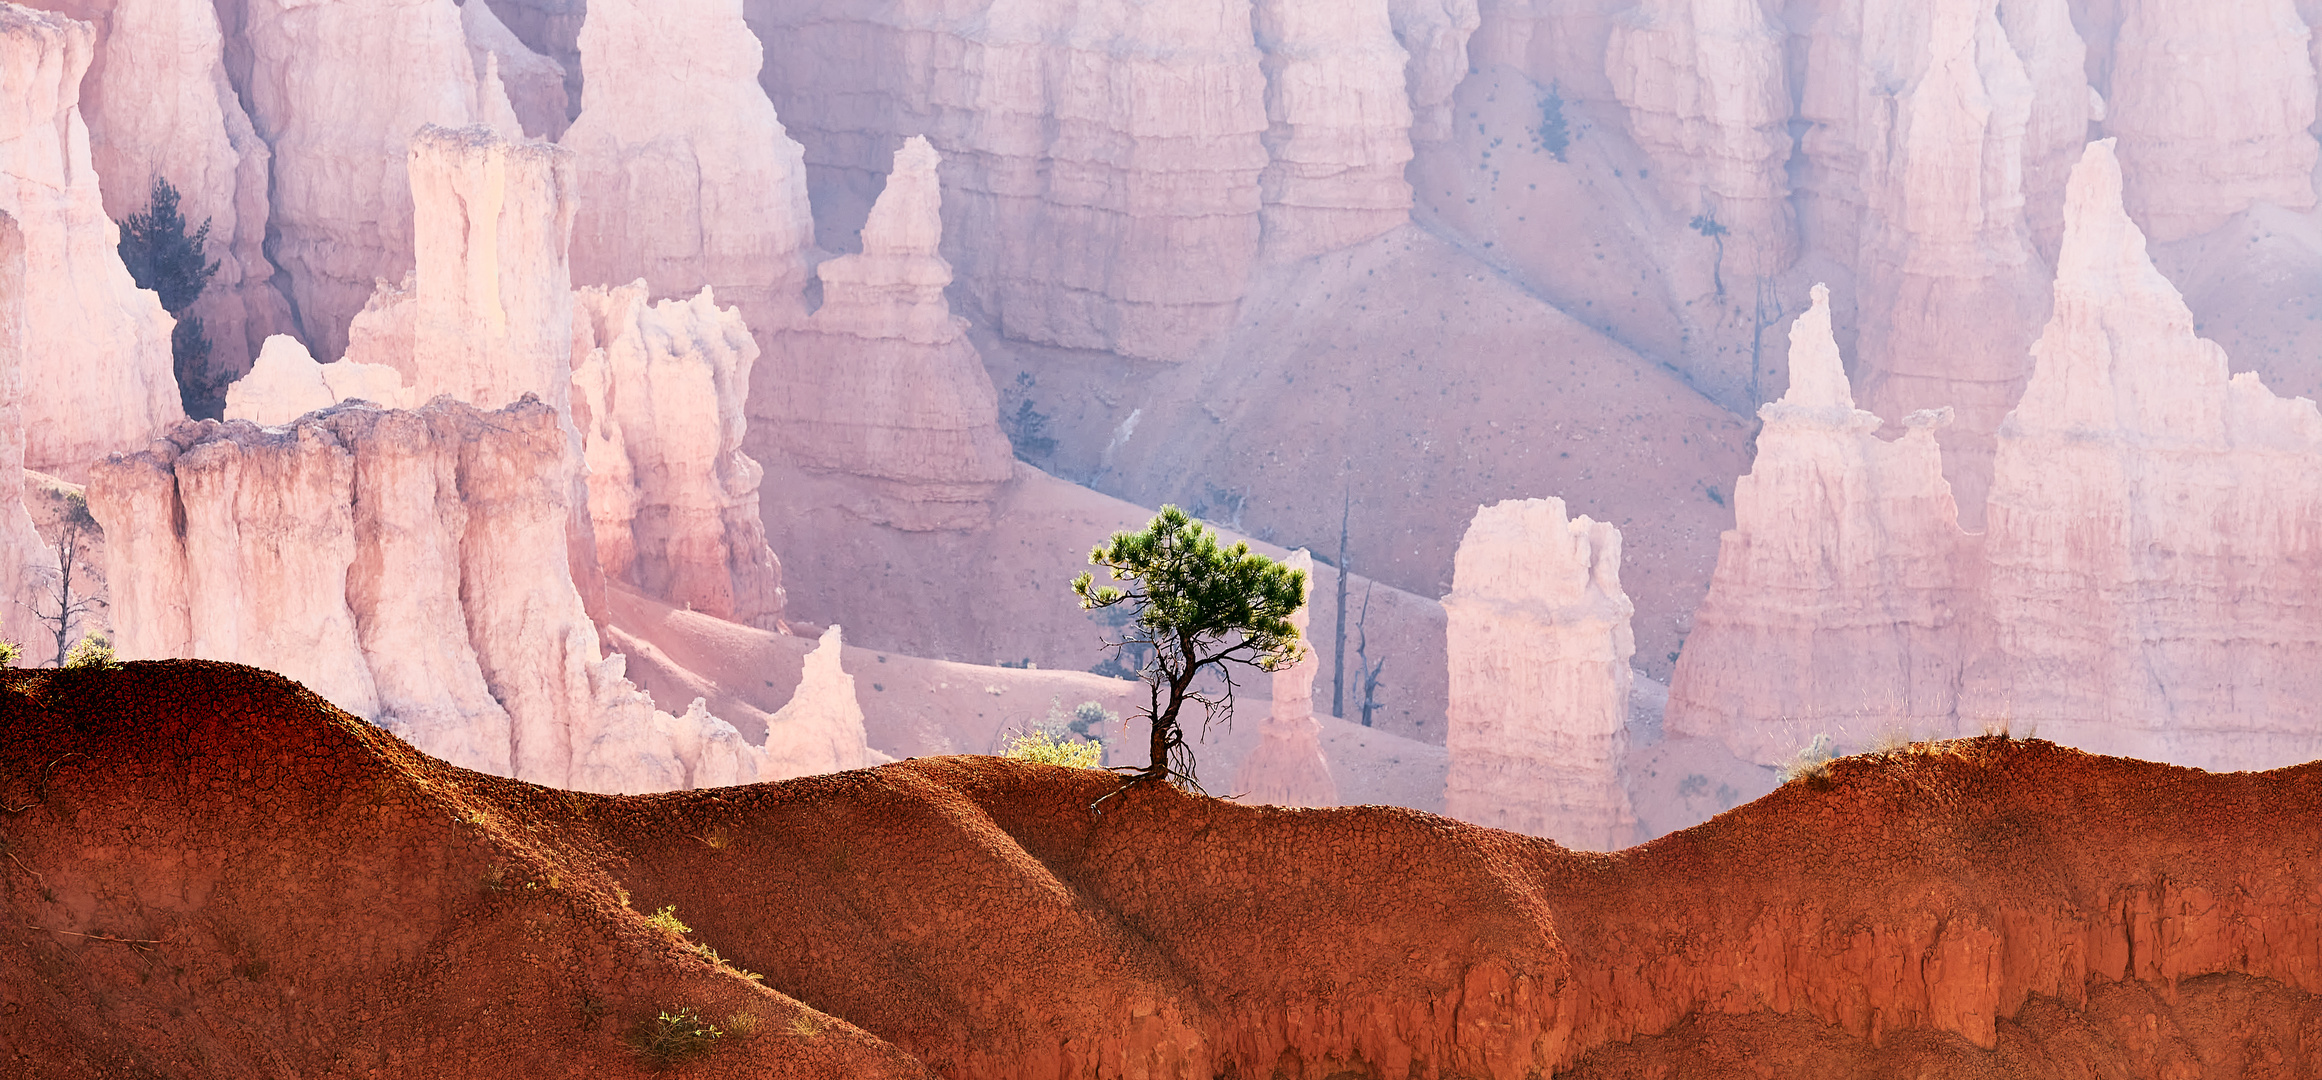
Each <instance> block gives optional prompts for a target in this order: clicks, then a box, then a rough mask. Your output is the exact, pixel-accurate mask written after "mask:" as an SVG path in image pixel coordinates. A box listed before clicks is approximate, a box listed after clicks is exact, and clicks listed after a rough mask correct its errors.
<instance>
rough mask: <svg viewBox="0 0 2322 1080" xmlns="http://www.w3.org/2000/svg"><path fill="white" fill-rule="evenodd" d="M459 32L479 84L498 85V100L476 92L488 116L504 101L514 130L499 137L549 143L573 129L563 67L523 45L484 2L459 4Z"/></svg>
mask: <svg viewBox="0 0 2322 1080" xmlns="http://www.w3.org/2000/svg"><path fill="white" fill-rule="evenodd" d="M460 27H461V29H463V30H464V31H466V33H467V38H468V59H469V62H470V63H472V64H473V65H474V66H475V71H476V79H477V82H478V83H479V85H481V84H483V83H486V82H497V83H498V85H499V93H498V95H494V94H491V93H481V92H480V97H479V100H478V102H477V106H478V108H479V109H482V110H486V111H492V110H495V109H496V107H497V104H498V102H499V101H502V100H504V101H506V102H507V104H508V108H509V110H510V117H511V118H513V119H514V120H515V122H516V130H515V131H506V132H503V133H504V134H507V135H510V136H511V137H529V138H534V139H546V140H548V141H549V142H555V141H556V140H557V139H558V138H560V137H562V136H563V135H564V129H565V128H567V127H569V126H571V124H572V110H571V108H570V107H569V106H570V102H569V101H568V100H567V97H568V92H567V90H566V88H565V71H564V65H563V64H561V63H558V62H557V61H555V60H553V59H550V58H549V57H546V56H543V55H541V54H540V53H539V52H537V51H535V50H534V49H533V48H531V47H530V46H528V45H526V44H525V43H524V41H523V40H522V39H521V38H518V37H517V36H516V34H515V32H514V31H511V30H510V29H508V25H507V24H506V23H504V22H502V21H501V20H500V17H499V14H498V13H497V12H495V11H493V10H492V6H491V5H490V4H487V3H485V2H484V0H468V2H466V3H463V4H462V5H460ZM487 68H489V69H490V73H489V76H488V77H487V74H486V69H487ZM479 119H481V117H479ZM494 126H495V127H497V126H499V125H497V124H495V125H494Z"/></svg>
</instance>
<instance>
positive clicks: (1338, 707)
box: [1330, 488, 1367, 717]
mask: <svg viewBox="0 0 2322 1080" xmlns="http://www.w3.org/2000/svg"><path fill="white" fill-rule="evenodd" d="M1353 512H1354V491H1353V489H1351V488H1350V489H1348V490H1347V491H1346V492H1345V493H1344V494H1342V495H1341V496H1340V497H1339V504H1338V562H1337V564H1335V565H1333V566H1332V567H1331V569H1333V570H1336V571H1338V642H1337V644H1336V645H1335V646H1334V647H1333V649H1332V651H1331V654H1330V715H1332V716H1337V717H1344V716H1345V715H1346V523H1347V517H1348V515H1349V514H1352V513H1353ZM1366 595H1367V594H1366Z"/></svg>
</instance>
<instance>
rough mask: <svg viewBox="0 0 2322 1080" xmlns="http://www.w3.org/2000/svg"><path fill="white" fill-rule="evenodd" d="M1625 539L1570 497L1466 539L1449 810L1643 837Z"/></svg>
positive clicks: (1448, 600)
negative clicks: (1633, 761) (1576, 512)
mask: <svg viewBox="0 0 2322 1080" xmlns="http://www.w3.org/2000/svg"><path fill="white" fill-rule="evenodd" d="M1620 563H1621V534H1620V531H1619V530H1618V529H1615V528H1613V527H1612V526H1611V525H1610V524H1608V523H1605V522H1601V521H1592V520H1590V519H1589V518H1587V517H1581V518H1577V519H1575V518H1568V517H1567V516H1566V515H1565V510H1564V500H1562V499H1527V500H1522V501H1511V502H1503V503H1500V504H1498V505H1495V506H1487V507H1482V508H1480V509H1478V510H1477V511H1476V515H1475V520H1474V521H1473V522H1471V523H1470V524H1469V525H1468V529H1467V536H1466V538H1465V539H1463V540H1461V541H1460V544H1459V556H1458V560H1457V562H1456V563H1455V565H1454V569H1453V572H1452V573H1453V576H1452V587H1451V588H1452V591H1451V595H1449V596H1446V597H1444V598H1443V609H1444V613H1445V615H1446V616H1447V617H1448V619H1449V629H1448V630H1447V632H1446V635H1445V636H1446V638H1447V642H1448V647H1449V649H1450V653H1451V702H1450V708H1449V710H1448V711H1449V715H1448V716H1446V717H1445V720H1444V722H1445V724H1446V725H1447V727H1446V731H1445V734H1446V736H1447V738H1446V743H1445V745H1446V746H1447V747H1448V748H1449V750H1450V752H1451V771H1450V774H1449V776H1448V777H1447V779H1446V780H1445V787H1444V793H1443V812H1444V813H1446V814H1449V815H1450V816H1452V817H1456V818H1459V819H1460V820H1462V821H1472V822H1475V823H1477V824H1479V825H1489V826H1492V827H1494V828H1504V829H1509V830H1512V831H1515V832H1522V833H1530V834H1531V835H1534V836H1545V837H1548V838H1550V839H1553V840H1555V841H1556V842H1557V843H1560V844H1563V845H1564V846H1566V847H1569V848H1576V849H1581V850H1593V851H1608V850H1611V849H1614V848H1620V847H1625V846H1627V845H1628V844H1630V843H1632V842H1634V840H1635V839H1636V835H1635V834H1636V827H1637V818H1636V813H1635V811H1634V810H1632V809H1631V807H1630V806H1629V796H1628V791H1627V789H1626V788H1624V787H1623V786H1622V784H1621V779H1620V776H1619V773H1618V767H1619V764H1620V760H1621V755H1622V753H1623V751H1624V750H1625V749H1626V748H1627V742H1628V735H1627V725H1628V719H1629V685H1630V680H1631V679H1632V678H1633V675H1632V674H1631V672H1630V669H1629V657H1630V656H1632V655H1634V654H1635V652H1636V641H1635V638H1634V636H1633V635H1632V634H1631V632H1630V630H1629V616H1630V615H1631V614H1632V613H1633V612H1634V610H1635V609H1634V608H1633V607H1632V605H1630V603H1629V598H1628V596H1627V595H1626V594H1625V593H1623V592H1622V591H1621V579H1620Z"/></svg>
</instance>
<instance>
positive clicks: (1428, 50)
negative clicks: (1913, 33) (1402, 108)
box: [1387, 0, 1483, 142]
mask: <svg viewBox="0 0 2322 1080" xmlns="http://www.w3.org/2000/svg"><path fill="white" fill-rule="evenodd" d="M1387 18H1388V20H1389V21H1390V23H1391V24H1392V25H1393V26H1394V28H1395V40H1396V41H1398V42H1401V43H1402V46H1403V52H1404V53H1405V54H1406V55H1407V56H1409V57H1410V59H1409V60H1408V61H1407V62H1406V63H1405V64H1404V67H1403V85H1404V87H1405V89H1407V90H1408V91H1409V93H1410V95H1411V140H1412V141H1413V142H1440V141H1442V140H1444V139H1446V138H1449V137H1450V136H1451V95H1452V92H1453V91H1454V90H1456V89H1458V87H1459V83H1460V80H1462V79H1465V78H1467V71H1468V67H1467V42H1468V38H1469V37H1470V36H1471V35H1473V34H1474V33H1475V31H1476V27H1477V26H1480V25H1482V23H1483V16H1482V14H1481V13H1480V12H1478V11H1477V10H1476V0H1388V3H1387Z"/></svg>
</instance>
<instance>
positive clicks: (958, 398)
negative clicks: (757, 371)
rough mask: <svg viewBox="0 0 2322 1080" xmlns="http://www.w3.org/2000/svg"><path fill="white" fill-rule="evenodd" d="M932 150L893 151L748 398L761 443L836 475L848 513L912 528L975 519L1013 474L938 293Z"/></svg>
mask: <svg viewBox="0 0 2322 1080" xmlns="http://www.w3.org/2000/svg"><path fill="white" fill-rule="evenodd" d="M938 160H939V159H938V155H937V154H936V152H935V149H934V148H933V147H931V146H929V145H928V143H927V141H926V140H925V139H920V138H913V139H911V140H909V141H908V142H906V143H904V145H903V148H902V149H901V150H898V151H896V153H895V167H894V170H893V171H892V172H890V173H889V174H888V177H887V187H886V190H885V191H883V192H881V193H880V195H879V202H878V204H877V205H876V206H875V207H873V208H872V210H871V217H870V221H869V223H868V224H866V225H865V226H864V227H863V250H862V253H861V254H858V255H842V256H840V257H838V258H835V259H831V260H828V261H826V262H824V263H823V264H822V265H821V266H820V267H818V268H816V272H817V274H819V275H820V276H821V278H822V297H823V300H822V308H821V309H820V310H818V311H816V312H815V313H814V317H813V318H812V319H811V320H809V321H808V322H807V323H806V324H805V325H804V326H802V327H800V328H799V329H798V330H797V331H795V332H793V333H789V334H785V335H783V336H782V338H781V339H780V344H779V346H778V350H777V353H776V355H775V357H774V362H772V363H770V364H767V365H765V366H764V367H763V368H762V369H761V370H762V374H761V376H760V378H759V381H758V383H757V385H756V387H755V392H754V393H753V394H752V395H751V399H750V400H751V403H752V407H753V408H754V409H757V410H759V411H758V413H757V415H756V416H754V417H753V419H754V420H755V421H756V423H755V425H754V427H755V429H756V430H757V431H758V432H759V437H760V438H761V439H763V440H765V442H766V443H767V444H768V445H770V446H771V447H773V448H774V449H773V450H772V451H771V452H773V453H779V454H781V455H782V456H783V457H784V458H786V459H788V460H789V461H791V462H793V463H795V464H797V465H798V466H800V467H802V468H805V469H809V470H813V471H818V472H825V473H840V474H845V475H846V476H848V477H849V478H850V483H849V485H848V489H849V497H850V499H851V501H852V505H853V508H854V509H855V510H856V512H858V513H860V514H861V515H862V516H864V517H866V518H868V519H870V520H872V521H876V522H879V523H882V524H887V525H893V526H896V527H898V528H903V529H914V530H927V529H939V528H968V527H974V526H977V525H981V524H983V523H984V522H985V521H987V520H989V518H990V515H991V501H992V499H993V497H994V495H995V494H996V492H997V490H998V488H999V486H1000V485H1001V484H1002V483H1005V482H1006V481H1007V480H1008V479H1009V478H1010V477H1012V476H1014V475H1015V455H1014V450H1013V449H1012V448H1011V447H1010V446H1009V444H1008V438H1007V436H1006V435H1004V434H1002V433H1001V431H1000V426H999V398H998V396H997V395H996V394H995V393H994V392H993V390H992V381H991V376H990V375H989V374H987V373H986V372H985V370H984V365H983V361H982V358H981V357H979V356H978V355H977V353H976V347H975V345H974V344H972V343H971V342H969V341H968V336H967V320H965V319H961V318H958V317H957V316H954V315H953V314H952V313H951V308H950V306H949V304H948V303H947V302H946V301H945V299H944V292H943V290H944V287H945V286H946V285H949V284H950V283H951V265H950V264H949V263H947V262H945V261H944V259H943V256H942V255H941V254H939V253H938V250H937V245H938V243H939V242H940V240H941V238H942V236H943V218H942V215H941V212H940V210H941V206H942V198H943V193H942V189H941V187H940V186H939V185H938V183H937V180H936V166H937V163H938ZM873 403H875V405H874V404H873Z"/></svg>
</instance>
